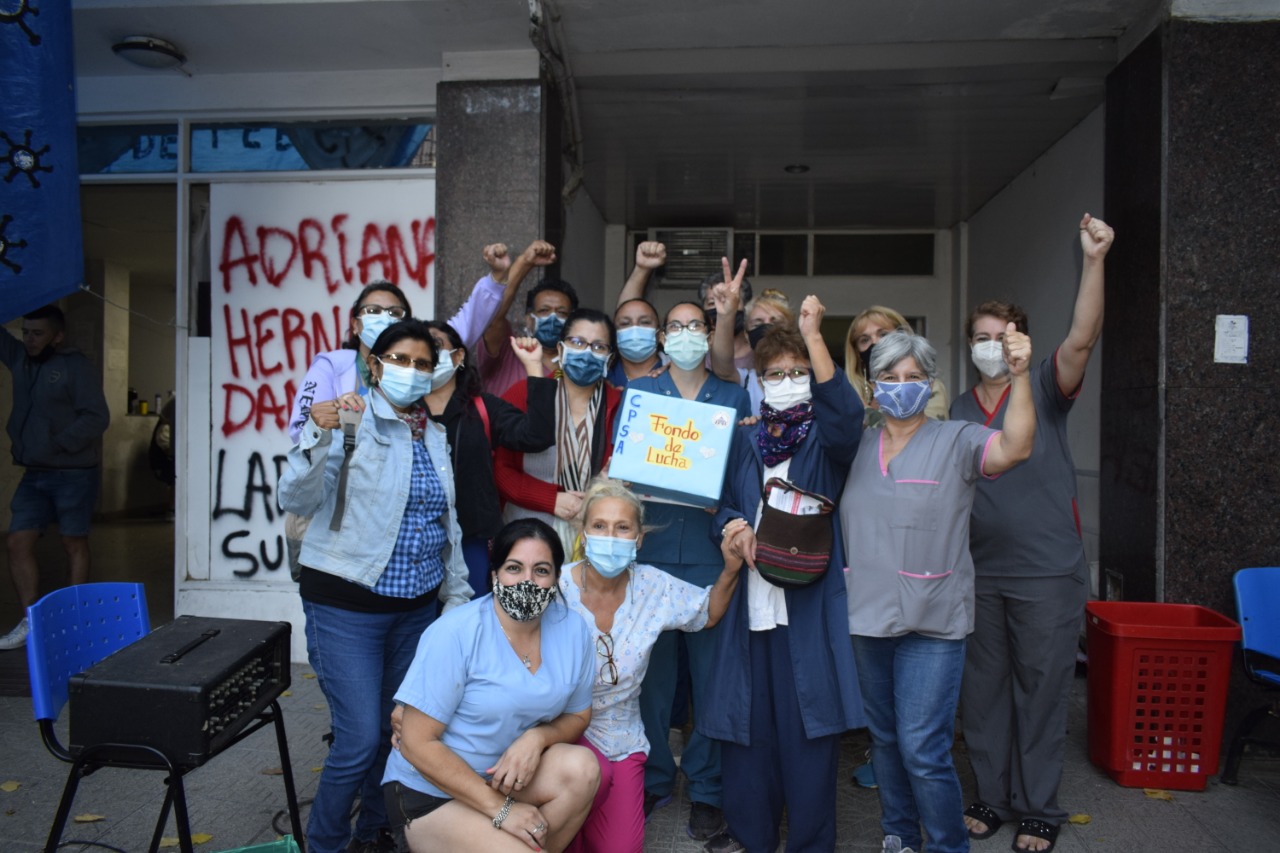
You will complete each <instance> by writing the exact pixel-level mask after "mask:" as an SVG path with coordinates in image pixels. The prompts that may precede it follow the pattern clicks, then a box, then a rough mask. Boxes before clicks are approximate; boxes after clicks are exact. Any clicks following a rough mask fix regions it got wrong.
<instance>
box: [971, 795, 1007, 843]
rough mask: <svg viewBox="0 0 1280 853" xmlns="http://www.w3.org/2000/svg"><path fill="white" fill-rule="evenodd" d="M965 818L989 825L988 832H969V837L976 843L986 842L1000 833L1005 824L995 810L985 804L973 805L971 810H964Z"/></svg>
mask: <svg viewBox="0 0 1280 853" xmlns="http://www.w3.org/2000/svg"><path fill="white" fill-rule="evenodd" d="M964 816H965V817H971V818H973V819H974V820H980V821H982V822H983V823H985V824H986V825H987V831H986V832H974V831H973V830H972V829H971V830H969V837H970V838H972V839H973V840H974V841H984V840H986V839H988V838H990V837H991V836H993V835H995V834H996V833H997V832H999V831H1000V827H1001V825H1002V824H1003V823H1004V821H1002V820H1001V819H1000V815H998V814H996V812H995V809H993V808H991V806H988V805H986V804H985V803H973V804H972V805H970V806H969V808H967V809H965V810H964Z"/></svg>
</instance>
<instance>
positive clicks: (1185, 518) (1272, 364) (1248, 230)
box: [1100, 19, 1280, 615]
mask: <svg viewBox="0 0 1280 853" xmlns="http://www.w3.org/2000/svg"><path fill="white" fill-rule="evenodd" d="M1276 79H1280V23H1276V22H1254V23H1207V22H1201V21H1188V20H1183V19H1173V20H1171V21H1169V22H1167V23H1165V24H1164V25H1163V26H1162V27H1161V28H1159V29H1157V31H1156V32H1154V33H1152V34H1151V36H1149V37H1148V38H1147V40H1146V41H1145V42H1144V43H1143V44H1142V45H1140V46H1139V47H1138V48H1137V49H1136V50H1135V51H1134V52H1133V53H1131V54H1130V55H1129V56H1128V57H1127V58H1126V59H1125V60H1124V62H1123V63H1121V65H1120V66H1119V67H1118V68H1117V69H1116V71H1115V72H1114V73H1113V74H1112V75H1111V77H1110V79H1109V81H1108V92H1107V169H1106V172H1107V176H1106V214H1107V217H1108V218H1109V220H1110V221H1112V222H1113V223H1114V224H1115V226H1116V231H1117V234H1118V239H1117V243H1116V249H1115V251H1114V252H1113V256H1112V257H1109V258H1108V260H1107V284H1108V287H1107V316H1106V326H1105V330H1104V337H1105V339H1106V341H1107V352H1106V358H1105V361H1104V367H1103V390H1102V395H1103V396H1102V411H1103V419H1102V448H1101V449H1102V462H1101V474H1102V514H1101V516H1102V518H1103V519H1105V521H1104V523H1103V530H1102V539H1101V543H1100V552H1101V553H1100V556H1101V564H1102V569H1103V571H1104V573H1105V574H1104V581H1105V579H1106V578H1109V579H1110V580H1111V583H1112V587H1113V591H1115V592H1119V593H1120V595H1121V596H1122V597H1123V598H1125V599H1128V600H1135V601H1141V600H1148V601H1150V600H1162V601H1169V602H1187V603H1196V604H1202V605H1206V606H1208V607H1211V608H1213V609H1215V610H1218V611H1219V612H1222V613H1225V614H1229V615H1230V614H1234V613H1235V604H1234V593H1233V591H1232V586H1231V578H1232V575H1233V574H1234V572H1235V571H1236V570H1237V569H1240V568H1244V567H1247V566H1259V565H1278V564H1280V522H1278V521H1277V516H1276V513H1275V507H1276V505H1277V504H1278V503H1280V477H1278V476H1277V475H1276V472H1277V470H1280V469H1278V468H1277V464H1276V459H1275V450H1274V446H1275V437H1276V436H1277V435H1280V405H1278V404H1277V403H1276V392H1277V390H1280V388H1278V386H1280V342H1278V340H1277V336H1276V334H1275V331H1276V329H1277V328H1280V300H1277V299H1276V292H1277V288H1278V286H1280V268H1277V265H1276V252H1277V247H1278V246H1280V243H1278V242H1277V237H1276V234H1277V233H1280V172H1278V171H1277V169H1276V147H1275V141H1276V139H1277V138H1280V111H1277V110H1276V108H1275V107H1276V103H1275V94H1274V81H1275V80H1276ZM1218 314H1245V315H1248V316H1249V326H1250V340H1249V363H1248V364H1246V365H1236V364H1219V363H1215V362H1214V318H1215V316H1216V315H1218ZM1117 586H1119V587H1120V589H1119V590H1116V589H1115V587H1117Z"/></svg>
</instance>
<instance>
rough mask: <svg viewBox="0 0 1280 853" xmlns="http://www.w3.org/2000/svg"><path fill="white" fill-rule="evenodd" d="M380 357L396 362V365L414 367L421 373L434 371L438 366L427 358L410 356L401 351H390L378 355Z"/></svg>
mask: <svg viewBox="0 0 1280 853" xmlns="http://www.w3.org/2000/svg"><path fill="white" fill-rule="evenodd" d="M378 358H379V359H380V360H381V361H383V362H385V363H387V364H394V365H395V366H396V367H412V368H413V369H414V370H416V371H418V372H419V373H433V372H435V369H436V366H435V363H434V362H430V361H427V360H426V359H425V358H409V356H407V355H405V354H404V353H401V352H389V353H385V354H383V355H380V356H378Z"/></svg>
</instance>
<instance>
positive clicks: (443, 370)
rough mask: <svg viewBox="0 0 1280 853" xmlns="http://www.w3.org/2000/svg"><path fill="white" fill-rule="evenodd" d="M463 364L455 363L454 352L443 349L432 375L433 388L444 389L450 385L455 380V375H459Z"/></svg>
mask: <svg viewBox="0 0 1280 853" xmlns="http://www.w3.org/2000/svg"><path fill="white" fill-rule="evenodd" d="M460 367H462V365H461V364H454V363H453V350H451V349H442V350H440V355H439V356H437V358H436V369H435V372H434V373H432V374H431V387H432V388H443V387H444V386H445V385H448V384H449V380H450V379H452V378H453V374H455V373H457V371H458V368H460Z"/></svg>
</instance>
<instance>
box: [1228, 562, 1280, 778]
mask: <svg viewBox="0 0 1280 853" xmlns="http://www.w3.org/2000/svg"><path fill="white" fill-rule="evenodd" d="M1235 587H1236V609H1237V610H1238V611H1239V613H1240V627H1241V629H1242V630H1243V631H1244V639H1243V640H1241V642H1240V646H1241V651H1242V653H1243V657H1244V671H1245V672H1246V673H1247V674H1248V676H1249V678H1251V679H1252V680H1253V681H1255V682H1257V683H1258V684H1261V685H1263V686H1264V687H1266V688H1269V689H1271V690H1280V567H1274V566H1273V567H1268V568H1260V569H1241V570H1240V571H1238V572H1236V576H1235ZM1268 717H1270V718H1273V719H1280V699H1273V700H1272V701H1270V702H1268V703H1266V704H1265V705H1262V706H1261V707H1258V708H1255V709H1254V710H1253V711H1250V712H1249V713H1248V714H1246V715H1245V717H1244V719H1243V720H1241V721H1240V725H1239V726H1238V727H1237V728H1236V733H1235V736H1234V737H1233V738H1232V739H1231V747H1230V749H1228V751H1227V763H1226V767H1225V768H1224V769H1223V771H1222V781H1223V782H1224V783H1226V784H1228V785H1234V784H1236V782H1237V781H1238V780H1237V774H1238V773H1239V770H1240V760H1241V759H1242V758H1243V757H1244V749H1245V747H1246V746H1247V745H1249V744H1262V745H1267V746H1272V747H1280V743H1277V742H1275V741H1271V740H1264V739H1261V738H1256V737H1254V736H1253V730H1254V729H1255V728H1257V726H1258V724H1259V723H1261V722H1262V721H1263V720H1265V719H1267V718H1268Z"/></svg>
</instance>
